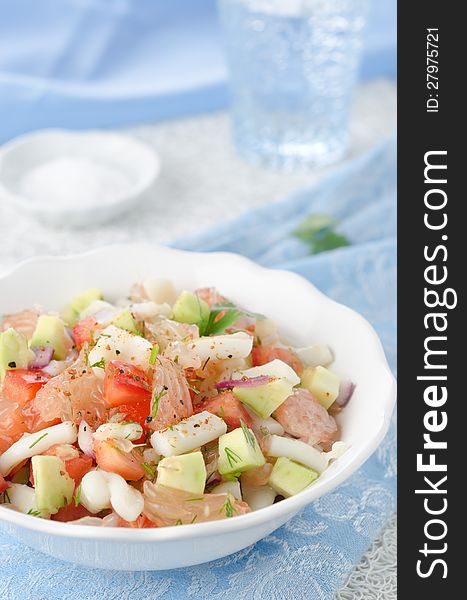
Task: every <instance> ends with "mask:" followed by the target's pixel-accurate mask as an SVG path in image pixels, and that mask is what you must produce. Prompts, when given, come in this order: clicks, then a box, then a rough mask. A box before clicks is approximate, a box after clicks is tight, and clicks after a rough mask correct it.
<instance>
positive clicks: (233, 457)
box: [224, 448, 240, 467]
mask: <svg viewBox="0 0 467 600" xmlns="http://www.w3.org/2000/svg"><path fill="white" fill-rule="evenodd" d="M224 452H225V455H226V456H227V460H228V461H229V465H230V466H231V467H233V466H234V463H238V462H239V461H240V456H239V455H238V454H237V453H236V452H234V451H233V450H231V449H230V448H224Z"/></svg>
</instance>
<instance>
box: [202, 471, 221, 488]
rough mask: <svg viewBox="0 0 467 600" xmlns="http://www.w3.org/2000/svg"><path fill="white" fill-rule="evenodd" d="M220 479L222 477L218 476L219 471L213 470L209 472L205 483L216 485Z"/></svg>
mask: <svg viewBox="0 0 467 600" xmlns="http://www.w3.org/2000/svg"><path fill="white" fill-rule="evenodd" d="M221 481H222V477H221V476H220V474H219V471H214V473H211V475H209V477H208V479H207V481H206V485H217V484H218V483H220V482H221Z"/></svg>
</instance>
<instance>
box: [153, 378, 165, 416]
mask: <svg viewBox="0 0 467 600" xmlns="http://www.w3.org/2000/svg"><path fill="white" fill-rule="evenodd" d="M167 391H168V388H167V387H166V386H164V387H163V388H162V389H161V390H160V391H159V392H156V391H155V392H154V394H153V400H154V403H153V405H152V410H151V417H152V418H153V419H155V418H156V416H157V411H158V410H159V401H160V399H161V398H163V397H164V396H165V395H166V394H167Z"/></svg>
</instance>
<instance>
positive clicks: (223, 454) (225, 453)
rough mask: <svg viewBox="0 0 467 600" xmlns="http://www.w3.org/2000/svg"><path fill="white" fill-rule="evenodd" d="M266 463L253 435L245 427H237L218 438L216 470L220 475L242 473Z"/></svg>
mask: <svg viewBox="0 0 467 600" xmlns="http://www.w3.org/2000/svg"><path fill="white" fill-rule="evenodd" d="M265 462H266V460H265V458H264V456H263V453H262V452H261V448H260V447H259V444H258V442H257V440H256V437H255V434H254V433H253V432H252V431H251V429H249V428H248V427H246V426H243V427H238V428H237V429H234V430H233V431H231V432H229V433H226V434H224V435H222V436H221V437H220V438H219V463H218V467H217V468H218V470H219V473H220V474H221V475H229V474H231V473H242V472H243V471H248V470H249V469H254V468H255V467H262V466H263V465H264V463H265Z"/></svg>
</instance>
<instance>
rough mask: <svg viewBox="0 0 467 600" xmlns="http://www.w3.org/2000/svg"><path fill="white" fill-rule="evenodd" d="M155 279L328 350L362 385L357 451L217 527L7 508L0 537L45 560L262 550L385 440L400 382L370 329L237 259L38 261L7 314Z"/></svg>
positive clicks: (23, 269) (11, 275)
mask: <svg viewBox="0 0 467 600" xmlns="http://www.w3.org/2000/svg"><path fill="white" fill-rule="evenodd" d="M149 274H156V275H157V276H161V277H169V278H171V279H172V280H173V281H174V282H175V283H176V285H177V286H178V288H180V289H182V288H186V289H194V288H196V287H199V286H206V285H208V286H209V285H214V286H216V287H217V288H219V290H221V291H222V293H223V294H225V295H226V296H227V297H228V298H231V299H232V300H233V301H234V302H237V303H239V304H240V305H243V306H245V307H247V308H249V309H251V310H252V311H257V312H261V313H264V314H266V315H268V316H270V317H271V318H273V319H274V320H275V321H277V323H278V325H279V327H280V331H281V332H282V333H283V334H285V335H286V336H287V337H288V338H290V339H292V340H294V341H297V342H299V343H301V344H309V343H311V342H326V343H328V344H329V345H330V346H331V347H332V348H333V350H334V351H335V355H336V361H335V363H334V366H333V368H334V369H335V370H336V371H337V372H338V373H339V374H340V375H342V376H344V377H351V378H352V379H353V380H354V381H355V382H356V383H357V388H356V391H355V394H354V397H353V398H352V401H351V402H350V403H349V405H348V406H347V408H346V409H345V411H343V413H342V415H341V418H340V425H341V427H342V438H343V439H344V440H345V441H346V442H347V443H348V444H349V446H350V449H349V450H348V451H347V453H346V454H344V456H342V457H341V458H339V459H338V460H337V461H335V462H334V463H333V464H331V466H330V467H329V468H328V469H327V470H326V471H325V472H324V473H323V475H322V476H321V477H320V478H319V479H318V481H317V482H316V483H314V484H313V485H312V486H311V487H309V488H308V489H306V490H304V491H303V492H301V493H300V494H298V495H296V496H293V497H292V498H288V499H287V500H283V501H282V502H279V503H277V504H274V505H273V506H270V507H268V508H264V509H262V510H260V511H258V512H253V513H250V514H247V515H243V516H239V517H235V518H232V519H226V520H222V521H215V522H210V523H199V524H196V523H195V524H193V525H186V526H182V527H165V528H160V529H143V530H134V529H117V528H116V529H112V528H97V527H96V528H95V527H89V526H88V527H86V526H76V525H70V524H66V523H57V522H53V521H47V520H42V519H38V518H35V517H32V516H28V515H24V514H21V513H18V512H14V511H13V510H11V509H8V508H4V507H2V506H0V530H4V531H6V532H7V533H8V534H10V535H12V536H14V537H16V538H18V539H20V540H22V541H23V542H24V543H26V544H27V545H29V546H32V547H34V548H36V549H38V550H40V551H42V552H45V553H47V554H50V555H52V556H55V557H57V558H61V559H64V560H68V561H72V562H76V563H79V564H82V565H88V566H90V567H102V568H109V569H122V570H158V569H171V568H176V567H184V566H189V565H193V564H199V563H202V562H206V561H210V560H213V559H217V558H220V557H223V556H227V555H228V554H231V553H233V552H236V551H238V550H241V549H242V548H245V547H246V546H249V545H250V544H253V543H255V542H257V541H258V540H260V539H261V538H263V537H265V536H266V535H268V534H269V533H271V532H272V531H274V530H275V529H277V528H278V527H280V526H281V525H283V524H284V523H285V522H286V521H288V520H289V519H291V518H292V517H293V516H294V515H295V514H296V513H297V512H298V511H299V510H300V509H301V508H303V507H304V506H306V505H307V504H309V503H310V502H311V501H312V500H315V499H316V498H319V497H320V496H322V495H323V494H325V493H326V492H329V491H330V490H332V489H333V488H335V487H336V486H337V485H339V484H340V483H342V482H343V481H344V480H345V479H347V478H348V477H349V476H350V475H351V474H352V473H353V472H354V471H355V470H356V469H357V468H358V467H359V466H360V465H361V464H362V463H363V462H364V461H365V460H366V459H367V458H368V457H369V456H370V454H371V453H372V452H373V451H374V450H375V449H376V447H377V446H378V444H379V443H380V441H381V440H382V438H383V436H384V434H385V433H386V431H387V428H388V425H389V421H390V416H391V413H392V409H393V406H394V401H395V383H394V379H393V377H392V375H391V373H390V371H389V368H388V365H387V362H386V359H385V356H384V353H383V350H382V347H381V344H380V341H379V339H378V337H377V335H376V333H375V332H374V330H373V329H372V327H371V326H370V325H369V324H368V323H367V321H365V320H364V319H363V318H362V317H361V316H360V315H358V314H357V313H355V312H353V311H352V310H350V309H349V308H346V307H345V306H342V305H340V304H337V303H335V302H333V301H332V300H330V299H329V298H327V297H326V296H324V295H323V294H322V293H321V292H319V291H318V290H317V289H316V288H314V287H313V286H312V285H310V284H309V283H308V282H307V281H305V280H304V279H302V278H301V277H299V276H297V275H295V274H292V273H289V272H285V271H278V270H270V269H265V268H262V267H259V266H257V265H255V264H254V263H252V262H250V261H249V260H247V259H245V258H243V257H240V256H237V255H234V254H227V253H213V254H200V253H190V252H182V251H178V250H172V249H169V248H162V247H157V246H151V245H146V244H135V245H119V246H110V247H106V248H102V249H100V250H96V251H92V252H88V253H86V254H81V255H75V256H67V257H63V258H38V259H34V260H31V261H28V262H25V263H22V264H21V265H19V266H18V267H16V268H14V269H12V270H10V271H9V272H7V273H6V274H5V275H3V277H0V313H5V312H6V313H8V312H12V311H18V310H19V309H22V308H25V307H27V306H30V305H31V304H33V303H38V304H41V305H43V306H44V307H48V308H55V309H58V308H59V307H61V306H62V305H63V304H64V303H65V302H66V301H67V300H68V299H69V298H70V296H73V295H74V294H76V293H78V292H80V291H82V290H83V289H86V288H88V287H93V286H96V287H100V288H102V289H103V290H104V292H105V293H106V294H107V296H108V297H109V298H112V297H118V296H121V295H122V294H123V293H124V292H126V290H128V288H129V286H130V285H131V284H132V283H133V282H134V281H136V280H137V279H138V278H141V277H143V276H145V275H149Z"/></svg>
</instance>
